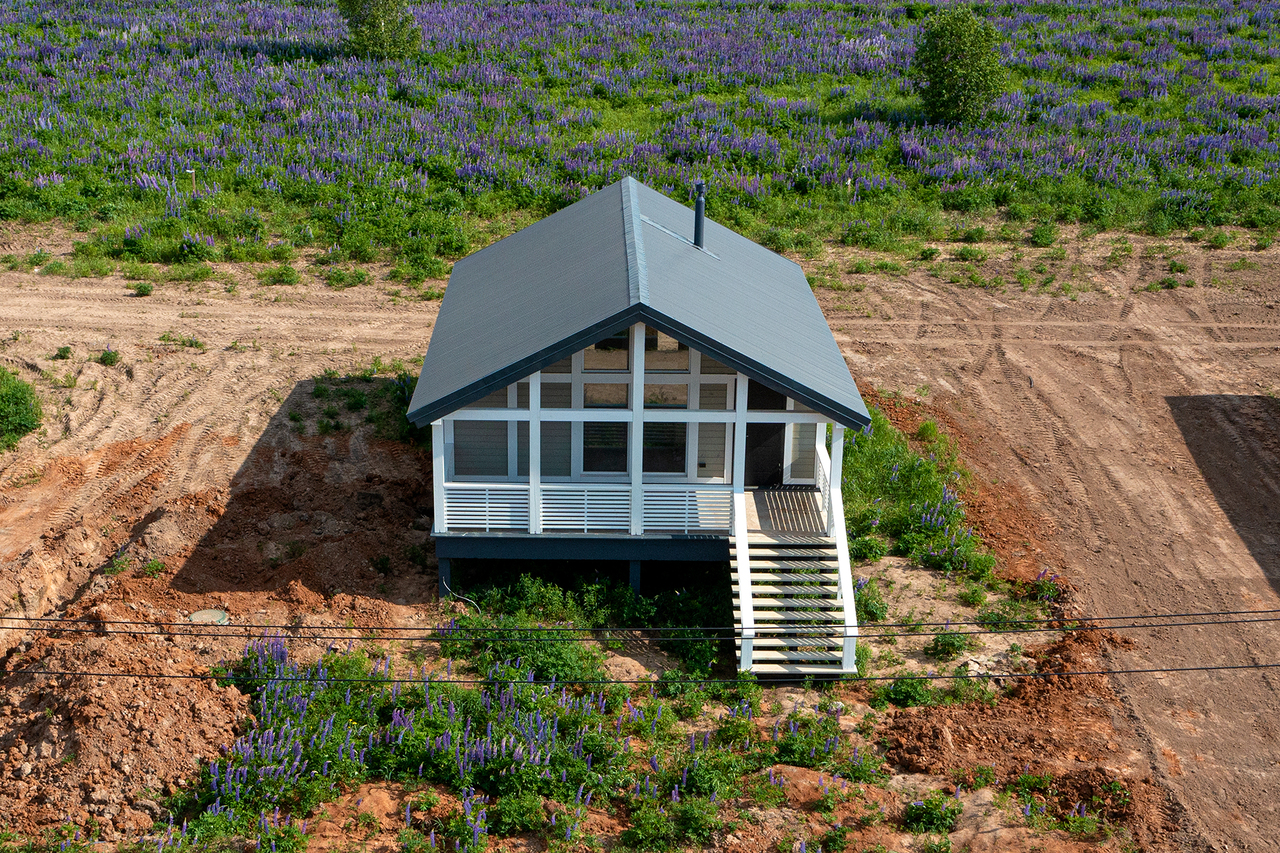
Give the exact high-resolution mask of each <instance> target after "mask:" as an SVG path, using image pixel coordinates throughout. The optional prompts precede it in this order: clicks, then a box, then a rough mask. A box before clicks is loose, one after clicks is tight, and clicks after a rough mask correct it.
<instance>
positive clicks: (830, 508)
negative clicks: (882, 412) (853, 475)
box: [827, 424, 844, 539]
mask: <svg viewBox="0 0 1280 853" xmlns="http://www.w3.org/2000/svg"><path fill="white" fill-rule="evenodd" d="M843 464H844V425H843V424H832V425H831V471H830V472H829V473H830V475H831V476H830V477H829V478H828V483H830V486H829V488H828V489H827V492H828V495H829V497H828V499H827V532H828V533H829V534H830V535H832V536H835V535H836V534H837V533H841V532H842V531H843V530H844V513H840V517H839V518H837V517H836V513H835V510H834V507H835V505H836V498H837V497H840V498H841V500H840V503H842V504H843V503H844V500H843V497H844V492H843V490H842V489H841V487H840V478H841V477H842V476H843V472H842V468H843ZM840 538H841V539H843V538H844V536H843V535H842V536H841V537H840Z"/></svg>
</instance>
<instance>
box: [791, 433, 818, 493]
mask: <svg viewBox="0 0 1280 853" xmlns="http://www.w3.org/2000/svg"><path fill="white" fill-rule="evenodd" d="M817 436H818V425H817V424H795V425H794V426H793V427H792V428H791V479H793V480H812V479H813V478H814V473H813V471H814V467H815V466H814V463H815V462H816V461H817V451H816V450H815V449H814V442H815V440H816V439H817Z"/></svg>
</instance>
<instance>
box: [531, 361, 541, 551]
mask: <svg viewBox="0 0 1280 853" xmlns="http://www.w3.org/2000/svg"><path fill="white" fill-rule="evenodd" d="M529 532H530V533H541V532H542V374H541V373H534V374H533V375H532V376H530V377H529Z"/></svg>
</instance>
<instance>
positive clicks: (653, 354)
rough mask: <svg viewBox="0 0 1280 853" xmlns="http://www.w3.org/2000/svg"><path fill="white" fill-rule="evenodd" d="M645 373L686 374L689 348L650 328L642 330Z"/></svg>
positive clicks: (646, 327)
mask: <svg viewBox="0 0 1280 853" xmlns="http://www.w3.org/2000/svg"><path fill="white" fill-rule="evenodd" d="M644 370H645V373H650V372H652V373H688V372H689V348H688V347H687V346H685V345H684V344H682V343H680V342H679V341H677V340H676V339H675V338H673V337H671V336H670V335H668V334H667V333H666V332H659V331H658V330H657V329H655V328H653V327H651V326H645V329H644Z"/></svg>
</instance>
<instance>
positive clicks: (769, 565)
mask: <svg viewBox="0 0 1280 853" xmlns="http://www.w3.org/2000/svg"><path fill="white" fill-rule="evenodd" d="M839 568H840V563H839V562H838V561H837V559H836V558H835V557H832V558H831V559H829V560H828V559H826V558H823V559H821V560H817V559H815V560H780V559H778V558H776V557H767V558H762V559H759V560H756V559H753V560H752V561H751V571H752V572H753V573H754V572H757V571H765V570H766V569H781V570H784V571H793V572H813V571H818V572H830V573H831V574H832V575H834V574H835V573H836V571H837V570H838V569H839Z"/></svg>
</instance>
